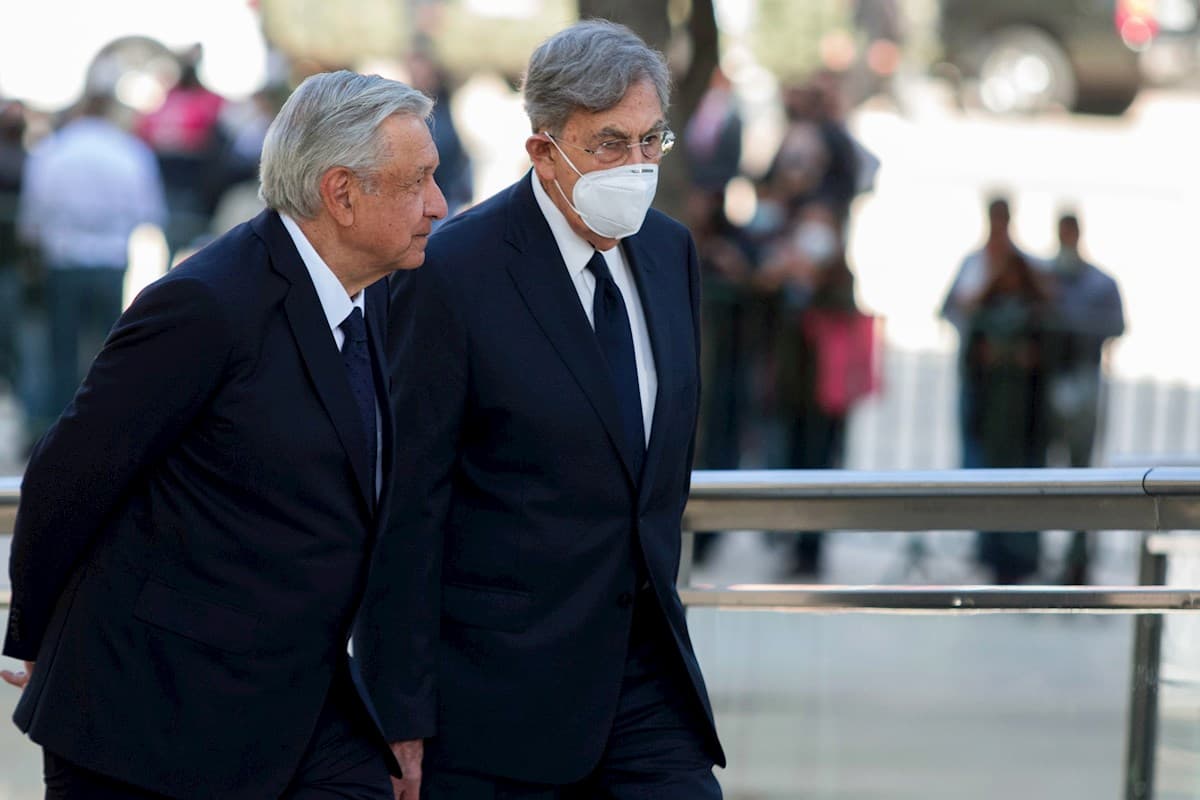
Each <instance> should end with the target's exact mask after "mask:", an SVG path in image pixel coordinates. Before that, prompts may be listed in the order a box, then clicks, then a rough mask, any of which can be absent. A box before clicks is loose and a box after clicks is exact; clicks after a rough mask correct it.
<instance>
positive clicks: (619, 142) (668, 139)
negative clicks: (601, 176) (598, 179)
mask: <svg viewBox="0 0 1200 800" xmlns="http://www.w3.org/2000/svg"><path fill="white" fill-rule="evenodd" d="M545 133H546V136H547V137H549V138H550V139H551V140H552V141H553V142H555V143H556V144H565V145H569V146H570V147H574V148H575V149H576V150H582V151H583V152H585V153H587V154H588V155H590V156H591V157H592V158H594V159H596V163H598V164H603V165H605V166H608V167H612V166H620V165H622V164H624V163H625V162H627V161H628V160H629V155H630V154H631V153H632V152H633V148H634V147H635V146H636V147H638V148H639V149H641V151H642V158H644V159H646V160H647V161H660V160H661V159H662V157H663V156H665V155H666V154H667V153H669V152H671V150H672V149H674V147H675V141H676V137H675V132H674V131H673V130H671V129H670V128H663V129H662V130H661V131H656V132H654V133H648V134H646V135H645V136H643V137H642V138H641V139H638V140H637V141H627V140H625V139H606V140H605V141H603V142H601V143H600V144H598V145H596V147H595V148H591V147H584V146H583V145H578V144H575V143H574V142H568V141H567V140H566V139H563V138H561V137H559V136H555V135H554V134H553V133H550V131H546V132H545ZM652 136H661V137H662V142H661V144H659V151H658V154H657V155H653V156H651V155H649V154H648V153H646V146H647V145H648V144H650V142H648V141H647V140H648V139H650V138H651V137H652ZM621 149H624V151H625V152H624V153H623V154H622V153H620V150H621ZM604 153H617V155H616V156H615V157H613V158H612V159H611V160H607V161H606V160H605V159H606V158H608V157H607V156H605V155H604Z"/></svg>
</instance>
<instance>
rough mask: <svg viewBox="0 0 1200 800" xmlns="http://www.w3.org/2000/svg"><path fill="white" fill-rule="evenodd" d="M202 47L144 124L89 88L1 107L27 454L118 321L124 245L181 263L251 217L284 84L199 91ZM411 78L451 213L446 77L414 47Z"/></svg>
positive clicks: (2, 380)
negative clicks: (246, 93)
mask: <svg viewBox="0 0 1200 800" xmlns="http://www.w3.org/2000/svg"><path fill="white" fill-rule="evenodd" d="M202 59H203V52H202V50H201V49H200V48H199V47H193V48H189V49H187V50H185V51H183V52H179V53H177V54H175V64H174V66H175V70H174V79H173V80H172V81H171V83H170V84H169V85H168V86H166V87H164V91H163V96H162V99H161V103H159V104H158V105H157V106H156V107H154V108H153V109H151V110H148V111H146V112H144V113H139V112H137V111H135V110H134V109H133V108H132V107H131V106H129V105H126V104H124V103H122V102H120V101H119V100H118V99H117V92H116V89H117V87H116V86H115V85H110V86H91V87H90V88H89V89H88V91H87V92H86V93H85V94H84V96H83V97H82V98H80V100H79V101H78V102H77V103H75V104H74V105H73V106H71V107H70V108H68V109H64V110H62V111H60V112H58V113H52V114H47V113H41V112H38V111H35V110H34V109H30V108H26V107H25V106H24V105H23V104H22V103H21V102H20V101H18V100H4V99H3V98H0V391H4V390H6V389H7V390H8V391H9V392H11V393H13V394H14V395H16V397H17V398H18V401H19V404H20V406H21V409H22V412H23V414H22V416H23V420H24V426H25V430H24V436H23V438H24V446H25V447H28V446H30V445H32V443H33V442H35V441H36V440H37V438H38V437H39V436H40V435H41V433H42V432H44V431H45V430H46V429H47V428H48V427H49V426H50V424H51V423H52V422H53V421H54V419H55V418H56V417H57V416H58V415H59V414H60V413H61V412H62V410H63V409H64V408H65V407H66V406H67V404H68V402H69V401H70V399H71V397H72V396H73V395H74V393H75V389H76V388H77V387H78V385H79V382H80V381H81V380H82V378H83V375H84V374H85V373H86V370H87V367H88V365H89V364H90V362H91V360H92V359H93V358H94V357H95V355H96V353H98V352H99V350H100V347H101V345H102V344H103V341H104V338H105V336H106V335H107V334H108V331H109V329H110V328H111V327H112V325H113V323H114V322H115V321H116V319H117V317H118V316H119V315H120V313H121V310H122V307H123V299H124V293H125V291H124V290H125V283H126V278H127V274H128V271H129V267H130V265H131V255H132V253H131V250H132V243H133V241H134V233H135V231H137V230H138V229H139V228H141V227H143V226H148V227H149V228H150V229H151V230H156V231H158V232H160V234H161V240H160V241H161V243H162V244H163V245H165V249H166V252H167V254H168V255H167V257H166V263H164V264H162V265H161V267H160V270H161V268H165V267H166V266H167V264H173V263H178V261H179V260H181V259H182V258H184V257H186V256H187V255H188V254H189V253H191V252H194V251H195V250H196V249H198V248H200V247H202V246H203V245H204V244H205V243H207V242H208V241H209V240H211V239H213V238H215V237H216V236H218V235H220V234H221V233H223V232H225V231H226V230H228V229H229V228H231V227H233V226H234V225H236V224H238V223H240V222H243V221H245V220H247V219H249V218H250V217H252V216H253V215H254V214H256V213H257V212H258V211H259V210H260V209H261V208H262V205H261V201H260V200H259V198H258V163H259V156H260V153H261V150H262V144H263V138H264V136H265V135H266V131H267V127H268V125H270V123H271V121H272V120H273V119H274V117H275V114H276V112H277V111H278V109H279V107H280V105H281V104H282V102H283V100H284V99H285V98H286V97H287V94H288V91H289V90H290V88H291V87H290V85H288V83H287V81H281V82H278V83H273V84H271V85H268V86H266V87H264V88H263V89H261V90H260V91H258V92H257V93H255V94H254V95H253V96H252V97H250V98H248V99H246V100H243V101H236V102H235V101H231V100H229V99H227V98H225V97H223V96H221V95H219V94H217V93H215V92H213V91H211V90H210V89H209V88H207V87H206V86H205V85H204V83H203V82H202V80H201V77H200V76H201V65H202ZM406 67H407V70H408V72H409V74H410V76H411V77H410V80H411V82H412V83H413V85H414V86H416V87H417V88H420V89H421V90H422V91H424V92H426V93H427V94H429V95H430V96H432V97H434V98H435V99H438V100H439V101H441V102H438V104H437V106H436V111H435V119H434V120H433V121H432V125H433V129H434V131H435V139H436V142H437V145H438V149H439V151H440V152H441V158H442V161H441V168H440V169H439V171H438V176H437V177H438V181H439V184H440V185H441V186H442V187H443V188H444V191H445V194H446V197H447V201H448V202H449V204H450V208H451V210H452V211H453V210H457V209H460V208H462V207H464V206H465V205H467V204H468V203H469V202H470V200H471V196H472V191H471V184H472V178H471V166H470V159H469V157H468V155H467V153H466V150H465V148H464V147H463V146H462V143H461V141H460V140H459V137H458V135H457V132H456V130H455V127H454V122H453V120H452V119H451V117H450V110H449V109H450V104H449V102H448V100H449V98H448V96H447V95H446V92H447V90H446V86H445V75H444V74H443V72H442V71H441V69H440V67H439V66H438V65H437V63H436V61H434V59H433V58H432V57H431V56H429V55H428V54H427V53H426V52H424V51H423V50H421V49H419V48H418V49H417V50H415V51H414V52H413V53H412V54H411V55H410V56H409V58H408V60H407V63H406Z"/></svg>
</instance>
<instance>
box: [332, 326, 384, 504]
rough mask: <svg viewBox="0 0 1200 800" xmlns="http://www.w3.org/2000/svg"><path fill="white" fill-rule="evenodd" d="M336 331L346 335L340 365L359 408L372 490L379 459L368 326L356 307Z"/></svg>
mask: <svg viewBox="0 0 1200 800" xmlns="http://www.w3.org/2000/svg"><path fill="white" fill-rule="evenodd" d="M339 327H340V328H341V329H342V333H344V334H345V335H346V339H345V341H344V342H342V362H343V363H344V364H345V365H346V377H348V378H349V379H350V391H351V392H352V393H353V394H354V404H355V405H356V406H358V415H359V417H360V418H361V419H362V425H363V433H364V434H365V435H366V437H367V441H366V445H367V465H368V470H367V474H368V475H370V476H371V478H370V482H371V487H372V489H374V487H375V461H376V459H377V457H378V456H377V444H376V441H375V439H376V427H375V378H374V376H373V375H372V373H371V351H370V348H369V347H368V346H367V323H366V321H365V320H364V319H363V314H362V310H361V309H360V308H359V307H358V306H355V307H354V310H353V311H351V312H350V315H349V316H348V317H346V319H345V320H344V321H343V322H342V324H341V325H340V326H339Z"/></svg>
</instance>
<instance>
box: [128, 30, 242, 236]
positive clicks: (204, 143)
mask: <svg viewBox="0 0 1200 800" xmlns="http://www.w3.org/2000/svg"><path fill="white" fill-rule="evenodd" d="M203 56H204V51H203V49H202V48H201V46H200V45H198V44H197V45H193V46H192V47H190V48H188V49H187V50H185V51H183V52H182V53H179V54H178V55H177V60H178V64H179V78H178V79H177V80H176V82H175V84H174V85H173V86H172V87H171V88H170V89H168V90H167V93H166V96H165V97H164V98H163V102H162V105H160V106H159V107H158V108H157V109H155V110H154V111H151V112H149V113H148V114H144V115H143V116H142V117H141V118H140V119H138V121H137V124H136V126H135V131H136V133H137V135H138V136H139V137H141V139H142V140H143V141H145V142H146V144H148V145H149V146H150V147H151V149H153V151H154V153H155V155H156V156H157V158H158V163H159V168H160V170H161V172H162V176H163V183H164V185H165V186H166V192H167V208H168V210H169V211H170V218H169V220H168V224H167V227H166V236H167V244H168V246H169V247H170V249H171V252H172V253H175V252H178V251H179V250H181V249H182V248H186V247H190V246H192V245H194V244H196V243H197V241H196V240H197V239H198V237H202V236H204V235H205V234H206V233H207V232H208V224H209V219H210V218H211V216H212V213H213V209H214V207H215V205H216V201H217V197H216V195H217V194H218V193H219V185H218V184H219V181H220V178H221V163H220V158H221V154H222V152H223V151H224V149H225V142H224V141H223V139H222V129H221V126H220V124H219V122H220V119H221V113H222V111H223V110H224V108H225V105H226V103H225V99H224V98H223V97H221V95H219V94H217V93H216V92H213V91H212V90H210V89H208V88H207V87H206V86H204V84H203V83H202V82H201V81H200V71H199V70H200V62H201V60H202V58H203Z"/></svg>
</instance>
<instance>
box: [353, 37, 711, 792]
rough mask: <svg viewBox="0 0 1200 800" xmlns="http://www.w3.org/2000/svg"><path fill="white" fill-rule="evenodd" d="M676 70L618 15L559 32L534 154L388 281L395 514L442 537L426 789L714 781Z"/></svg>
mask: <svg viewBox="0 0 1200 800" xmlns="http://www.w3.org/2000/svg"><path fill="white" fill-rule="evenodd" d="M669 83H670V77H669V74H668V71H667V66H666V62H665V59H664V58H663V56H662V54H661V53H658V52H656V51H654V50H651V49H650V48H648V47H647V46H646V45H645V43H643V42H642V40H641V39H639V38H638V37H637V36H636V35H635V34H634V33H633V32H632V31H630V30H629V29H628V28H626V27H624V26H621V25H617V24H614V23H611V22H606V21H602V20H588V21H584V22H580V23H578V24H576V25H573V26H571V27H569V28H566V29H565V30H563V31H561V32H559V33H557V34H555V35H554V36H552V37H550V38H549V39H548V40H546V41H545V42H544V43H542V44H541V45H540V46H539V47H538V48H537V50H536V51H535V52H534V53H533V56H532V58H531V60H530V63H529V68H528V72H527V74H526V78H525V85H524V96H525V108H526V110H527V112H528V114H529V118H530V122H531V124H532V134H531V135H530V136H529V138H528V139H527V140H526V145H525V146H526V150H527V151H528V153H529V157H530V158H531V159H532V161H533V169H532V170H531V171H530V172H529V173H528V174H526V175H525V176H524V177H523V178H521V179H520V180H519V181H517V182H516V183H515V184H514V185H512V186H511V187H509V188H507V189H505V190H503V191H501V192H500V193H499V194H497V195H495V196H494V197H492V198H490V199H488V200H485V201H484V202H482V203H480V204H479V205H477V206H475V207H474V208H472V209H470V210H468V211H466V212H463V213H462V214H460V215H459V216H457V217H455V218H454V219H451V220H449V221H447V223H446V224H445V225H444V226H443V227H442V228H441V229H440V230H439V231H438V232H437V234H435V235H434V236H433V238H432V239H431V240H430V243H429V258H428V262H427V263H426V265H425V266H424V267H423V268H422V269H420V270H417V271H415V272H412V273H408V274H405V275H404V276H400V279H399V280H395V281H394V286H395V295H394V298H393V306H392V307H393V314H392V323H393V329H394V337H395V344H394V361H393V368H392V373H393V375H394V376H395V380H396V385H397V387H398V394H397V408H396V419H397V421H398V440H399V441H401V442H403V443H404V448H403V449H404V451H405V454H404V455H405V461H406V463H407V465H408V466H407V467H406V468H405V469H404V470H403V471H400V472H398V473H397V484H396V491H397V499H398V503H397V506H396V512H395V514H394V520H395V521H394V523H393V525H392V527H391V529H390V530H389V531H388V535H389V536H391V537H394V540H395V541H402V542H406V543H407V545H406V546H407V547H408V549H409V551H410V552H411V553H414V554H419V553H424V552H428V551H437V552H439V553H441V554H442V563H441V568H440V569H435V570H431V571H430V573H429V575H428V576H427V581H428V583H427V591H428V592H429V593H430V594H432V595H434V596H439V597H440V600H441V609H440V614H439V615H437V616H435V617H433V618H431V619H430V620H429V625H428V630H429V636H431V637H433V638H435V639H440V644H439V646H438V653H437V658H436V660H435V662H434V664H435V665H436V669H437V681H436V685H430V687H429V692H430V695H431V696H436V698H437V703H438V735H437V736H436V737H435V738H434V739H433V740H432V741H431V742H430V743H429V749H428V752H427V756H426V760H425V782H426V789H427V792H428V797H429V799H430V800H451V799H453V800H473V799H474V798H480V799H482V798H495V797H506V798H530V799H531V798H544V799H546V800H548V799H549V798H563V799H565V798H576V797H578V798H599V797H604V798H615V799H616V800H627V799H632V798H646V797H654V798H656V799H657V800H716V799H717V798H720V797H721V790H720V786H719V785H718V783H717V781H716V778H715V776H714V775H713V770H712V768H713V765H714V764H722V765H723V764H724V755H723V753H722V750H721V746H720V743H719V742H718V740H717V734H716V729H715V727H714V724H713V716H712V709H711V706H710V703H709V699H708V692H707V690H706V689H705V686H704V681H703V679H702V678H701V674H700V666H699V663H698V662H697V660H696V656H695V653H694V651H693V649H692V645H691V641H690V637H689V635H688V630H687V621H686V618H685V615H684V612H683V606H682V604H681V603H680V599H679V594H678V591H677V589H676V586H675V577H676V573H677V570H678V566H679V559H680V538H681V537H680V526H681V521H682V514H683V508H684V504H685V503H686V501H687V497H688V489H689V483H690V478H691V468H692V448H693V440H694V437H695V431H696V414H697V407H698V404H699V395H700V391H699V390H700V386H699V356H700V351H699V344H700V343H699V330H700V320H699V295H700V275H699V265H698V260H697V253H696V248H695V245H694V244H693V242H692V238H691V237H690V236H689V235H688V232H687V230H686V229H685V228H684V227H683V226H682V225H680V224H679V223H677V222H675V221H673V220H671V219H669V218H668V217H665V216H663V215H662V214H660V213H658V212H656V211H653V210H650V208H649V207H650V203H651V200H652V199H653V197H654V192H655V188H656V183H657V178H658V169H659V162H660V159H661V158H662V157H663V155H664V154H665V153H666V152H667V151H669V149H670V146H671V143H672V141H673V138H674V137H673V134H672V133H671V131H670V130H669V129H668V127H667V120H666V117H665V113H666V106H667V102H668V91H669ZM373 624H374V625H375V626H376V627H378V628H379V629H380V630H387V628H388V620H387V618H386V616H381V617H380V618H379V619H378V620H375V621H374V623H373ZM386 678H387V675H386V673H385V674H382V675H381V676H380V679H381V680H383V681H386Z"/></svg>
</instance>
